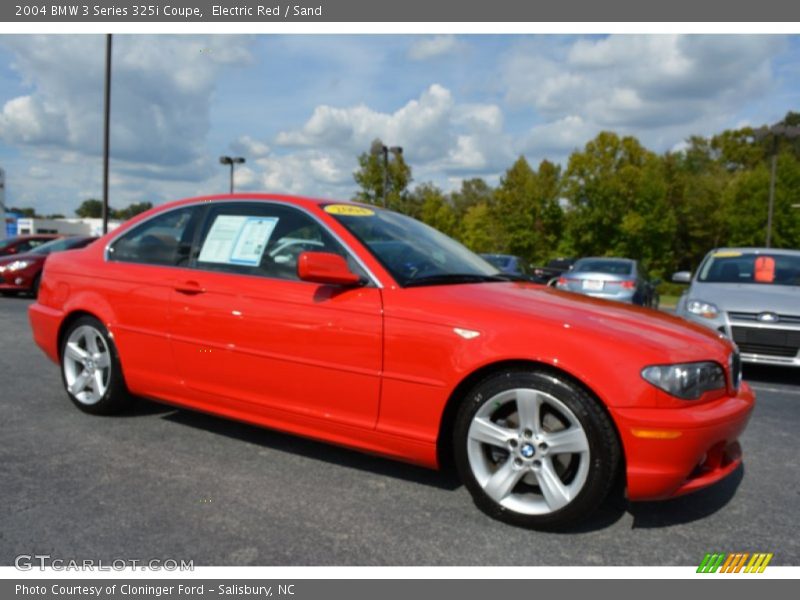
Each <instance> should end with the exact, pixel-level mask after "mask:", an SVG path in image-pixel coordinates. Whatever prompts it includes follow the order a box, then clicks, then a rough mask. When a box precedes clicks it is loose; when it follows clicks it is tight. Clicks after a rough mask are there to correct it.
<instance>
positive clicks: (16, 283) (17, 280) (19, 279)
mask: <svg viewBox="0 0 800 600" xmlns="http://www.w3.org/2000/svg"><path fill="white" fill-rule="evenodd" d="M23 283H25V280H24V279H23V278H22V277H17V278H16V279H15V280H14V285H22V284H23Z"/></svg>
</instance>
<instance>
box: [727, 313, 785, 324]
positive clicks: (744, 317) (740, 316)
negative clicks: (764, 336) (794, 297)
mask: <svg viewBox="0 0 800 600" xmlns="http://www.w3.org/2000/svg"><path fill="white" fill-rule="evenodd" d="M766 312H769V311H766ZM760 314H761V313H751V312H729V313H728V316H729V317H730V319H731V321H749V322H752V323H759V322H760V321H759V320H758V315H760ZM778 319H779V321H778V322H779V323H786V324H791V325H800V317H798V316H795V315H778Z"/></svg>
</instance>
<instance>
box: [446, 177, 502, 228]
mask: <svg viewBox="0 0 800 600" xmlns="http://www.w3.org/2000/svg"><path fill="white" fill-rule="evenodd" d="M493 195H494V190H493V189H492V188H491V186H490V185H489V184H488V183H486V182H485V181H484V180H483V179H481V178H480V177H475V178H472V179H464V180H463V181H462V182H461V189H460V190H458V191H456V192H452V193H451V194H450V198H451V200H452V202H453V208H454V209H455V211H456V214H457V215H458V216H459V218H463V217H464V215H466V214H467V211H468V210H469V209H470V208H472V207H473V206H475V205H476V204H481V203H483V204H487V205H488V204H491V203H492V201H493Z"/></svg>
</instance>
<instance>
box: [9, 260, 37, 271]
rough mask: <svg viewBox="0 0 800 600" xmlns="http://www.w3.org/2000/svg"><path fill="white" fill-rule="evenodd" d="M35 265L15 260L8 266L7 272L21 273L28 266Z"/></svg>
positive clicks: (27, 261) (26, 261)
mask: <svg viewBox="0 0 800 600" xmlns="http://www.w3.org/2000/svg"><path fill="white" fill-rule="evenodd" d="M32 264H33V263H32V262H31V261H29V260H15V261H14V262H12V263H11V264H9V265H6V268H5V269H4V270H5V271H21V270H22V269H24V268H25V267H27V266H30V265H32Z"/></svg>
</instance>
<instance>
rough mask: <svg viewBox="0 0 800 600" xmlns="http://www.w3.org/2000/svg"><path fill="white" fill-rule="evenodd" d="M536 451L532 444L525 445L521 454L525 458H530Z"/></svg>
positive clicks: (520, 451) (521, 449)
mask: <svg viewBox="0 0 800 600" xmlns="http://www.w3.org/2000/svg"><path fill="white" fill-rule="evenodd" d="M535 452H536V450H535V449H534V447H533V446H532V445H531V444H525V445H524V446H522V448H520V449H519V453H520V454H522V456H524V457H525V458H530V457H531V456H533V455H534V453H535Z"/></svg>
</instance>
